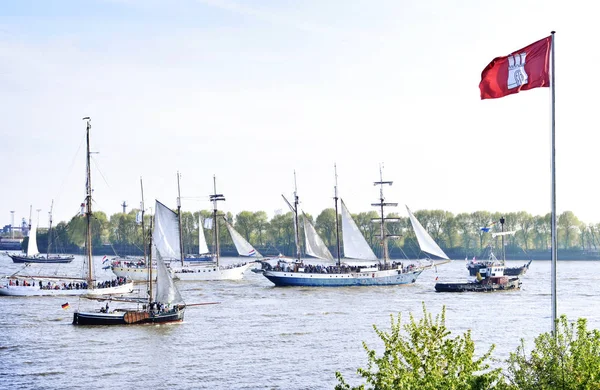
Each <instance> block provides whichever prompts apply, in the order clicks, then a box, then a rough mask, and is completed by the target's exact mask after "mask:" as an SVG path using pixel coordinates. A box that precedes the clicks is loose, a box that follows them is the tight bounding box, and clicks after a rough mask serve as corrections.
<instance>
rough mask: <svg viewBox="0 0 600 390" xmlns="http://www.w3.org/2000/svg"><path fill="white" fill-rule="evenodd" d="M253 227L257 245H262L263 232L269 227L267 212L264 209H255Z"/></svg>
mask: <svg viewBox="0 0 600 390" xmlns="http://www.w3.org/2000/svg"><path fill="white" fill-rule="evenodd" d="M254 224H255V226H254V228H255V231H256V233H257V236H258V237H257V238H258V241H257V243H258V245H261V246H262V245H264V244H265V241H264V234H265V233H266V231H267V230H268V229H269V219H268V217H267V213H266V212H264V211H257V212H255V213H254Z"/></svg>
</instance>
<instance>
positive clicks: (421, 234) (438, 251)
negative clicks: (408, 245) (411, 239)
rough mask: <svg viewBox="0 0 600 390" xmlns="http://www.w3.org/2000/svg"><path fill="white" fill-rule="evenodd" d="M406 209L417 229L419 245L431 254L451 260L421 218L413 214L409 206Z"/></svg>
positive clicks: (415, 229) (413, 225) (414, 227)
mask: <svg viewBox="0 0 600 390" xmlns="http://www.w3.org/2000/svg"><path fill="white" fill-rule="evenodd" d="M406 210H407V211H408V216H409V217H410V223H411V224H412V227H413V230H414V231H415V235H416V236H417V241H418V242H419V247H421V250H422V251H423V252H427V253H429V254H430V255H434V256H438V257H441V258H442V259H447V260H450V258H449V257H448V256H447V255H446V254H445V253H444V251H443V250H442V248H440V247H439V246H438V244H436V243H435V241H434V240H433V238H431V236H430V235H429V233H427V230H425V228H423V226H422V225H421V223H420V222H419V220H418V219H417V218H416V217H415V216H414V215H413V213H412V212H411V211H410V209H409V208H408V206H406Z"/></svg>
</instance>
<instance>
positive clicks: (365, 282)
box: [263, 170, 425, 287]
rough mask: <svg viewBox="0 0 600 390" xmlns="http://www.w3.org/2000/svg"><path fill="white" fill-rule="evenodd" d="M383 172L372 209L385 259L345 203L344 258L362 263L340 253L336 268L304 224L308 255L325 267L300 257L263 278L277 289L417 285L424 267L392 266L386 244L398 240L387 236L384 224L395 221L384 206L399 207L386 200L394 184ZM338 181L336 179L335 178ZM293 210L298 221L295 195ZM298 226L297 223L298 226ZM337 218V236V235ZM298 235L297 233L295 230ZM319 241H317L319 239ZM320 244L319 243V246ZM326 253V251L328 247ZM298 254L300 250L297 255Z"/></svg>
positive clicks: (265, 274) (266, 273)
mask: <svg viewBox="0 0 600 390" xmlns="http://www.w3.org/2000/svg"><path fill="white" fill-rule="evenodd" d="M381 176H382V175H381V170H380V181H378V182H375V184H376V185H379V186H380V200H379V202H378V203H374V204H373V206H378V207H379V208H380V215H381V217H380V218H377V219H376V221H378V222H379V223H380V239H381V243H382V249H383V258H382V259H378V258H377V257H376V256H375V253H374V252H373V250H372V249H371V248H370V246H369V244H368V243H367V241H366V240H365V238H364V236H363V235H362V234H361V232H360V230H359V228H358V226H356V223H355V222H354V220H353V219H352V217H351V215H350V213H349V212H348V209H347V208H346V205H345V204H344V202H343V201H342V202H341V204H342V232H343V246H344V254H345V257H346V258H348V259H352V260H359V261H361V262H362V263H361V264H357V263H353V262H352V261H347V262H344V263H342V262H341V256H340V254H339V252H340V251H339V250H338V261H337V263H336V264H335V265H332V264H331V262H332V260H333V257H332V256H331V254H330V253H329V250H327V251H324V250H323V248H322V246H323V247H324V244H322V240H320V238H318V234H317V232H316V230H315V229H314V226H312V224H307V223H306V221H307V220H308V219H307V218H304V220H305V225H304V226H305V236H306V242H307V253H308V254H310V255H313V256H315V257H318V258H320V259H323V260H328V261H329V263H326V264H323V265H313V264H304V262H303V261H302V260H301V259H300V256H299V255H298V257H297V260H296V262H295V263H294V264H291V265H290V264H283V263H282V264H278V265H277V267H275V268H272V269H264V272H263V275H264V276H265V277H266V278H267V279H269V280H270V281H271V282H273V283H274V284H275V285H276V286H310V287H343V286H374V285H399V284H410V283H414V282H415V281H416V279H417V278H418V277H419V275H420V274H421V272H423V270H424V269H425V268H424V267H421V266H418V265H414V264H406V265H405V264H403V263H401V262H397V261H395V262H390V259H389V254H388V249H387V241H388V239H390V238H394V237H395V236H393V235H390V234H388V233H387V230H386V227H385V223H386V221H387V222H391V221H393V220H396V219H395V218H386V217H385V216H384V212H383V209H384V207H385V206H395V205H396V203H389V202H385V198H384V196H383V185H384V184H389V185H391V184H392V182H389V181H383V178H382V177H381ZM336 177H337V175H336ZM294 198H295V201H294V206H292V205H290V204H289V202H288V205H290V208H291V209H292V211H293V212H294V213H295V221H297V210H298V196H297V195H296V192H294ZM334 199H335V209H336V216H337V215H338V214H337V200H338V197H337V184H336V187H335V197H334ZM295 226H297V222H295ZM337 230H338V229H337V217H336V232H337ZM296 232H297V229H296ZM317 238H318V239H317ZM296 241H298V240H296ZM319 241H320V242H319ZM338 242H339V240H338ZM325 249H327V248H326V247H325ZM297 252H298V253H299V250H298V251H297Z"/></svg>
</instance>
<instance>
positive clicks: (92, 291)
mask: <svg viewBox="0 0 600 390" xmlns="http://www.w3.org/2000/svg"><path fill="white" fill-rule="evenodd" d="M83 119H84V120H87V127H86V140H87V154H86V168H87V169H86V172H87V176H86V179H87V180H86V201H85V204H86V212H85V218H86V221H87V235H86V250H87V256H86V260H85V261H86V265H87V271H88V272H87V277H71V276H50V275H24V274H20V273H19V272H17V273H15V274H13V275H10V276H6V277H5V278H6V284H5V285H3V286H0V295H10V296H62V295H64V296H80V295H83V296H97V295H113V294H117V295H118V294H126V293H129V292H132V291H133V282H131V281H127V280H126V279H124V278H119V279H117V280H112V281H110V280H109V281H97V280H96V279H95V277H94V264H93V257H92V227H91V219H92V217H93V215H92V179H91V167H90V129H91V123H90V118H89V117H86V118H83ZM31 238H33V240H32V241H33V242H35V230H34V233H33V237H31ZM36 246H37V245H36Z"/></svg>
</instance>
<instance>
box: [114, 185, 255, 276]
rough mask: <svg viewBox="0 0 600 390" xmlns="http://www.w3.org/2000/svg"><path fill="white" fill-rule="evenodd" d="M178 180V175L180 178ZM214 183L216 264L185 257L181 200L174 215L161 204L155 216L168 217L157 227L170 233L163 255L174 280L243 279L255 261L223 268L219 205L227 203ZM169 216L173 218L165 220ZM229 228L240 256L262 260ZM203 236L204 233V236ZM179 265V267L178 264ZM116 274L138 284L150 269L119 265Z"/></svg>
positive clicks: (161, 220) (212, 196)
mask: <svg viewBox="0 0 600 390" xmlns="http://www.w3.org/2000/svg"><path fill="white" fill-rule="evenodd" d="M178 178H179V175H178ZM213 182H214V194H212V195H210V200H211V201H212V202H213V208H214V209H213V217H212V223H213V226H212V228H213V242H214V245H213V246H214V254H213V256H214V257H213V259H214V261H213V262H188V261H186V259H185V257H184V255H183V241H182V234H181V219H180V216H181V203H180V201H179V199H180V197H179V198H178V204H177V210H178V212H177V213H175V212H173V211H172V210H170V209H169V208H168V207H166V206H165V205H163V204H162V203H160V202H158V203H157V207H159V206H158V205H159V204H160V207H159V208H157V211H156V213H157V214H158V213H159V212H160V213H164V214H165V217H164V218H160V219H159V220H158V222H156V223H157V224H159V223H160V224H161V226H162V229H163V230H164V231H168V232H170V234H169V235H168V236H167V237H165V240H166V241H167V242H168V243H169V245H168V250H164V251H163V252H161V254H162V256H163V258H164V259H165V260H168V261H170V263H169V268H170V271H171V272H172V273H173V275H174V278H175V279H176V280H177V279H178V280H191V281H193V280H239V279H242V278H243V277H244V273H245V271H246V270H247V269H248V268H250V267H251V266H252V265H253V263H254V261H250V262H243V263H241V264H232V265H221V264H220V256H219V252H220V250H219V230H218V229H219V224H218V223H217V222H218V218H219V217H221V216H219V215H218V210H217V202H218V201H222V200H225V197H224V196H223V195H222V194H217V193H216V179H215V178H213ZM166 215H169V216H170V217H166ZM225 223H226V226H227V228H228V229H229V232H230V234H231V238H232V240H233V243H234V245H235V246H236V248H237V250H238V253H239V255H240V256H243V257H252V258H260V257H262V256H261V255H260V253H259V252H258V251H256V250H255V249H254V248H253V247H252V245H251V244H250V243H249V242H248V241H246V240H245V239H244V238H243V237H242V236H241V235H240V234H239V233H238V232H237V231H235V229H234V228H233V226H231V225H230V224H229V223H228V222H227V221H225ZM202 234H203V233H202ZM178 262H179V264H177V263H178ZM112 270H113V273H114V274H115V275H117V276H127V277H128V278H131V279H133V280H135V281H145V280H146V279H147V278H148V268H147V267H145V266H143V267H136V266H129V267H128V266H127V265H126V264H122V265H120V266H115V265H114V264H113V267H112Z"/></svg>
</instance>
